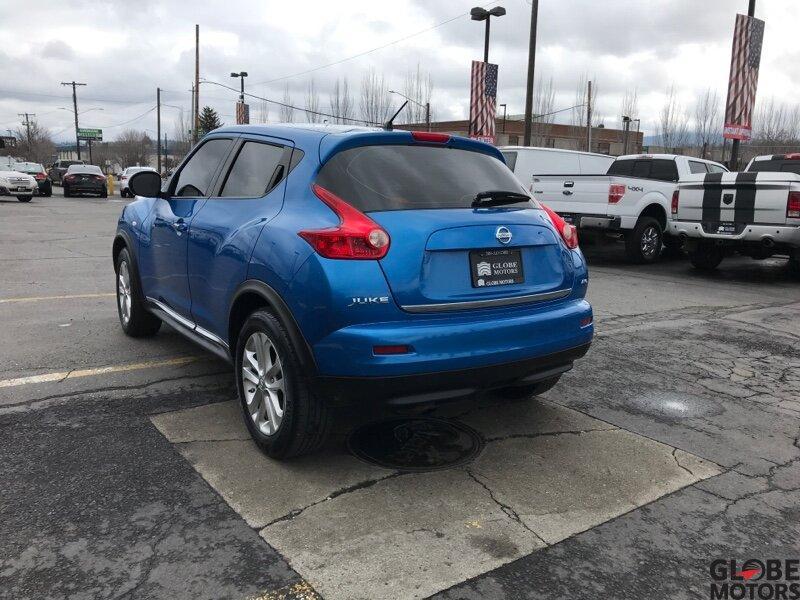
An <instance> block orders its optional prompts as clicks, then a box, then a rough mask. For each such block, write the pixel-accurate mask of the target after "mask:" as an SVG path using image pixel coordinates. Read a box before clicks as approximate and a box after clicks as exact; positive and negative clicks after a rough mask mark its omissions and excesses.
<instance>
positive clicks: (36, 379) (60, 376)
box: [0, 356, 209, 388]
mask: <svg viewBox="0 0 800 600" xmlns="http://www.w3.org/2000/svg"><path fill="white" fill-rule="evenodd" d="M208 358H209V357H208V356H180V357H178V358H168V359H166V360H153V361H149V362H140V363H130V364H127V365H111V366H108V367H97V368H95V369H74V370H72V371H60V372H58V373H42V374H41V375H31V376H29V377H17V378H16V379H3V380H0V388H7V387H16V386H20V385H28V384H31V383H47V382H50V381H58V382H61V381H65V380H67V379H75V378H77V377H91V376H92V375H105V374H107V373H122V372H125V371H139V370H141V369H153V368H156V367H169V366H175V365H185V364H188V363H193V362H197V361H199V360H205V359H208Z"/></svg>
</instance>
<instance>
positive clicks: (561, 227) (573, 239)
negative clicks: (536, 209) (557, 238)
mask: <svg viewBox="0 0 800 600" xmlns="http://www.w3.org/2000/svg"><path fill="white" fill-rule="evenodd" d="M539 206H541V207H542V210H544V212H545V213H547V216H548V217H549V218H550V222H551V223H552V224H553V227H555V228H556V231H558V233H559V234H560V235H561V239H562V240H564V243H565V244H566V245H567V248H569V249H570V250H574V249H575V248H577V247H578V230H577V229H576V228H575V226H574V225H570V224H569V223H567V222H566V221H565V220H564V219H562V218H561V216H560V215H559V214H558V213H556V212H555V211H554V210H553V209H552V208H550V207H549V206H547V205H546V204H545V203H544V202H539Z"/></svg>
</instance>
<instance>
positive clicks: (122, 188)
mask: <svg viewBox="0 0 800 600" xmlns="http://www.w3.org/2000/svg"><path fill="white" fill-rule="evenodd" d="M142 171H152V172H153V173H157V172H158V171H156V170H155V169H154V168H153V167H128V168H127V169H125V170H124V171H123V172H122V174H121V175H120V176H119V195H120V196H122V197H123V198H128V197H131V198H132V197H133V194H131V191H130V189H128V181H129V180H130V178H131V176H132V175H134V174H136V173H141V172H142Z"/></svg>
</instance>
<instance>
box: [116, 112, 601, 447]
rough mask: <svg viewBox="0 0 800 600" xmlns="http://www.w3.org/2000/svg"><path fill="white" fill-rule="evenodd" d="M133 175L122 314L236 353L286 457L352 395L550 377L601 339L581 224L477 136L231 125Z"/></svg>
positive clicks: (253, 407)
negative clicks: (169, 173) (180, 155)
mask: <svg viewBox="0 0 800 600" xmlns="http://www.w3.org/2000/svg"><path fill="white" fill-rule="evenodd" d="M129 185H130V189H131V191H132V192H133V193H134V194H135V195H137V196H139V198H138V199H137V200H136V201H134V202H132V203H130V204H129V205H127V206H126V207H125V208H124V209H123V211H122V215H121V217H120V220H119V225H118V228H117V233H116V238H115V240H114V244H113V258H114V265H115V269H116V275H117V297H118V302H117V303H118V309H119V310H118V312H119V318H120V323H121V325H122V329H123V330H124V331H125V332H126V333H127V334H128V335H131V336H147V335H153V334H155V333H156V332H157V331H158V329H159V327H160V325H161V323H162V322H166V323H168V324H170V325H171V326H172V327H174V328H175V329H177V330H178V331H180V332H181V333H182V334H183V335H185V336H186V337H188V338H190V339H192V340H194V341H195V342H197V343H198V344H200V345H201V346H203V347H205V348H206V349H208V350H210V351H211V352H214V353H215V354H217V355H219V356H220V357H222V358H224V359H226V360H228V361H230V362H232V363H233V364H234V365H235V370H234V373H235V377H236V384H237V387H238V392H239V398H240V401H241V407H242V412H243V416H244V421H245V423H246V424H247V428H248V430H249V431H250V434H251V436H252V437H253V439H254V440H255V442H256V444H257V445H258V446H259V447H260V448H261V449H262V450H263V451H264V452H266V453H267V454H269V455H270V456H272V457H276V458H280V457H287V456H291V455H295V454H301V453H305V452H310V451H312V450H314V449H315V448H317V447H319V446H320V444H321V443H322V442H323V441H324V439H325V436H326V434H327V432H328V430H329V427H330V418H331V417H330V414H331V407H332V406H334V405H338V404H342V403H351V402H368V403H370V404H375V403H379V402H380V403H389V404H393V405H409V404H412V405H413V404H420V403H422V404H429V403H434V402H440V401H445V400H448V399H453V398H456V397H462V396H468V395H471V394H475V393H477V392H479V391H483V390H494V389H496V390H500V391H501V392H502V393H503V394H506V395H508V396H517V397H519V396H524V395H532V394H537V393H541V392H543V391H545V390H546V389H549V388H550V387H552V386H553V385H555V383H556V382H557V381H558V379H559V377H560V376H561V374H562V373H564V372H565V371H567V370H569V369H570V368H571V367H572V364H573V362H574V361H575V360H576V359H578V358H580V357H581V356H583V355H584V354H585V353H586V350H587V349H588V347H589V343H590V341H591V339H592V334H593V322H592V309H591V307H590V306H589V304H588V303H587V302H586V300H585V298H584V297H585V295H586V288H587V285H588V275H587V270H586V263H585V261H584V258H583V255H582V254H581V252H580V250H579V248H578V240H577V235H576V232H575V228H574V227H572V226H570V225H568V224H566V223H564V221H563V219H561V218H559V217H558V215H556V214H555V213H554V212H552V211H550V210H549V209H546V208H544V207H540V205H539V204H538V203H536V202H535V201H533V200H532V199H531V198H530V196H529V194H528V193H527V192H526V190H525V189H524V188H523V187H522V186H521V185H520V183H519V182H518V181H517V180H516V178H515V177H514V175H513V173H512V172H511V171H510V170H509V169H508V168H507V167H506V166H505V164H504V163H503V161H502V155H501V154H500V152H499V151H498V150H497V149H496V148H494V147H493V146H490V145H488V144H484V143H482V142H478V141H475V140H469V139H465V138H461V137H451V136H449V135H447V134H441V133H428V132H410V131H384V130H376V129H367V128H351V127H344V126H324V125H311V124H309V125H303V126H302V127H291V126H279V125H274V126H237V127H225V128H222V129H217V130H215V131H213V132H211V133H210V134H208V135H207V136H206V137H205V138H204V139H203V141H202V142H201V143H200V144H199V145H198V146H197V148H195V149H194V150H193V152H192V154H190V155H189V156H188V157H187V158H186V159H185V160H184V162H183V163H182V165H181V166H180V167H179V169H178V170H177V171H176V173H175V175H174V176H173V177H172V179H171V180H170V183H169V184H168V186H167V187H166V188H165V189H164V191H162V190H161V179H160V178H159V177H158V175H157V174H156V173H152V172H142V173H137V174H135V175H134V176H133V177H131V179H130V181H129ZM190 289H191V293H190Z"/></svg>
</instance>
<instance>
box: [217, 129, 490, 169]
mask: <svg viewBox="0 0 800 600" xmlns="http://www.w3.org/2000/svg"><path fill="white" fill-rule="evenodd" d="M224 134H249V135H264V136H270V137H274V138H280V139H284V140H287V141H290V142H293V143H294V144H295V145H296V146H297V147H298V148H300V149H301V150H303V151H304V152H314V151H316V152H317V153H318V156H319V161H320V162H321V163H324V162H325V161H326V160H327V159H328V158H330V156H332V155H333V154H334V153H336V152H339V151H342V150H346V149H347V148H354V147H357V146H367V145H373V144H374V145H393V144H397V145H401V144H414V143H420V144H424V142H415V140H414V139H413V137H412V132H411V131H410V130H407V129H394V130H386V129H382V128H380V127H362V126H358V125H332V124H327V123H279V124H275V125H272V124H270V125H231V126H225V127H220V128H219V129H215V130H214V131H212V132H210V133H209V134H208V135H209V136H221V135H224ZM442 135H447V136H449V140H448V142H447V143H446V146H447V147H449V148H458V149H463V150H472V151H475V152H481V153H483V154H489V155H490V156H494V157H495V158H497V159H498V160H503V155H502V154H500V151H499V150H498V149H497V148H496V147H495V146H492V145H491V144H487V143H485V142H480V141H478V140H473V139H469V138H465V137H462V136H457V135H450V134H442ZM443 145H444V144H443Z"/></svg>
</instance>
